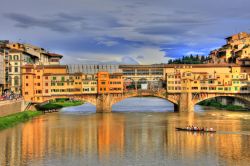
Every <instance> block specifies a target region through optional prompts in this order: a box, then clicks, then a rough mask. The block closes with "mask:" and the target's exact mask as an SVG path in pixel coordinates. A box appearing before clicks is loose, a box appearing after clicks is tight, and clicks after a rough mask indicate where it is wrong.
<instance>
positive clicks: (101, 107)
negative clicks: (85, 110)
mask: <svg viewBox="0 0 250 166" xmlns="http://www.w3.org/2000/svg"><path fill="white" fill-rule="evenodd" d="M111 111H112V104H111V96H110V95H109V94H100V95H98V96H97V101H96V112H97V113H109V112H111Z"/></svg>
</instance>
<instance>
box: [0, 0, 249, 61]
mask: <svg viewBox="0 0 250 166" xmlns="http://www.w3.org/2000/svg"><path fill="white" fill-rule="evenodd" d="M249 6H250V1H249V0H237V1H236V0H206V1H205V0H21V1H20V0H1V3H0V20H1V24H0V39H2V40H10V41H16V42H21V43H30V44H33V45H37V46H40V47H43V48H45V49H47V50H49V51H50V52H56V53H60V54H62V55H64V58H63V60H62V63H63V64H154V63H167V62H168V60H169V59H172V58H179V57H182V56H184V55H189V54H199V55H208V54H209V52H210V51H211V50H213V49H216V48H218V47H220V46H221V45H224V44H225V38H226V37H228V36H230V35H232V34H235V33H238V32H241V31H245V32H250V10H249Z"/></svg>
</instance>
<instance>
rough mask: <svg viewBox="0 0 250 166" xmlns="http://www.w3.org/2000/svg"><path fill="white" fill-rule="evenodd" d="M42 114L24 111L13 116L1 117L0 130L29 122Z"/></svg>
mask: <svg viewBox="0 0 250 166" xmlns="http://www.w3.org/2000/svg"><path fill="white" fill-rule="evenodd" d="M41 114H42V113H41V112H39V111H24V112H19V113H16V114H13V115H8V116H4V117H0V130H2V129H6V128H8V127H12V126H14V125H16V124H18V123H21V122H25V121H28V120H29V119H32V118H33V117H36V116H38V115H41Z"/></svg>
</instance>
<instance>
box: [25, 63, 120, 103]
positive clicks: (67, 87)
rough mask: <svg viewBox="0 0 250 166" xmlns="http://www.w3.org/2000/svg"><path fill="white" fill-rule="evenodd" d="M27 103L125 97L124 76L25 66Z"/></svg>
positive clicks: (57, 66) (62, 66) (62, 68)
mask: <svg viewBox="0 0 250 166" xmlns="http://www.w3.org/2000/svg"><path fill="white" fill-rule="evenodd" d="M22 80H23V84H22V91H23V97H24V99H25V101H30V102H44V101H46V99H45V98H49V97H50V96H59V97H60V96H69V98H70V96H73V95H82V94H86V95H87V94H95V95H96V94H104V93H105V94H106V93H122V92H123V80H122V76H121V74H116V73H114V74H110V73H108V72H98V73H97V74H84V73H69V72H68V67H67V66H64V65H47V66H46V65H25V66H23V67H22Z"/></svg>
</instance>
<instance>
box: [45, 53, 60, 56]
mask: <svg viewBox="0 0 250 166" xmlns="http://www.w3.org/2000/svg"><path fill="white" fill-rule="evenodd" d="M48 55H49V56H51V57H63V55H60V54H56V53H48Z"/></svg>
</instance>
